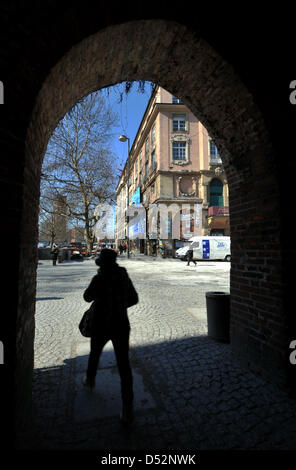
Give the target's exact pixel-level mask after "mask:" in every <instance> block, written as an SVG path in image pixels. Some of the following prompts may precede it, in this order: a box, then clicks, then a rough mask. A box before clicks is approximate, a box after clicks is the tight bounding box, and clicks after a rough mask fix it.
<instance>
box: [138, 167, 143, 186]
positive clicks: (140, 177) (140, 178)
mask: <svg viewBox="0 0 296 470" xmlns="http://www.w3.org/2000/svg"><path fill="white" fill-rule="evenodd" d="M142 183H143V181H142V170H141V171H140V175H139V185H140V186H141V184H142Z"/></svg>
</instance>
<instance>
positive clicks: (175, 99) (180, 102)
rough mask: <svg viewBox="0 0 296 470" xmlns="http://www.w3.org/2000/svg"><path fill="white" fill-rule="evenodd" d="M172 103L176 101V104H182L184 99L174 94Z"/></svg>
mask: <svg viewBox="0 0 296 470" xmlns="http://www.w3.org/2000/svg"><path fill="white" fill-rule="evenodd" d="M172 103H174V104H182V101H181V100H180V98H177V97H176V96H173V98H172Z"/></svg>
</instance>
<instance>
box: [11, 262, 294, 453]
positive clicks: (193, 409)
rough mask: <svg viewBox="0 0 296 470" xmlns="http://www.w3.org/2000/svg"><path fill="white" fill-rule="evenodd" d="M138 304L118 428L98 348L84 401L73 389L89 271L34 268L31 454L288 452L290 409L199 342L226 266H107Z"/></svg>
mask: <svg viewBox="0 0 296 470" xmlns="http://www.w3.org/2000/svg"><path fill="white" fill-rule="evenodd" d="M119 264H121V265H122V266H125V267H126V268H127V269H128V272H129V275H130V277H131V278H132V280H133V282H134V284H135V287H136V289H137V291H138V293H139V298H140V302H139V303H138V304H137V305H135V306H134V307H132V308H130V309H129V318H130V322H131V328H132V329H131V352H130V357H131V364H132V368H133V374H134V385H135V421H134V423H133V426H132V427H131V428H130V429H129V430H126V429H124V428H122V426H121V425H120V423H119V420H118V413H119V411H120V384H119V378H118V374H117V369H116V364H115V359H114V353H113V349H112V345H111V343H110V344H109V343H108V344H107V345H106V347H105V349H104V352H103V355H102V361H101V363H100V368H99V370H98V375H97V383H96V388H95V390H94V391H93V392H90V391H87V390H84V387H83V386H82V384H81V380H82V377H83V375H84V373H85V368H86V364H87V359H88V353H89V340H88V339H86V338H83V337H82V336H81V335H80V332H79V330H78V323H79V320H80V318H81V316H82V313H83V312H84V310H85V309H86V307H87V306H88V304H87V303H86V302H84V300H83V298H82V293H83V291H84V289H85V288H86V287H87V285H88V283H89V281H90V279H91V277H92V276H93V275H94V274H95V273H96V266H95V264H94V261H93V260H85V261H83V262H79V261H73V262H65V263H62V264H58V265H57V266H56V267H53V266H52V265H51V262H50V261H41V262H40V263H39V266H38V285H37V298H36V335H35V369H34V379H33V418H34V427H33V428H32V433H31V435H30V434H28V435H27V438H24V439H23V441H22V442H21V443H20V448H27V449H32V450H42V449H43V450H45V449H57V450H58V449H65V450H71V449H75V450H85V449H87V450H90V449H93V450H104V449H113V450H115V449H117V450H121V449H122V450H124V449H126V450H127V449H129V450H145V449H150V450H157V449H179V450H183V449H184V450H186V449H187V450H190V449H195V450H203V449H204V450H213V449H264V450H266V449H296V421H295V416H296V401H295V400H292V399H289V397H288V395H287V393H285V392H284V391H281V390H279V389H278V388H277V387H276V386H274V385H272V384H269V383H267V382H266V381H265V380H263V379H262V378H261V377H259V376H256V375H254V374H253V373H251V372H250V371H248V370H245V369H244V368H243V367H242V366H241V365H240V364H239V362H238V361H237V359H236V358H235V357H234V356H233V355H232V353H231V350H230V345H228V344H223V343H218V342H216V341H213V340H212V339H210V338H208V336H207V321H206V301H205V293H206V292H207V291H213V290H214V291H217V290H219V291H226V292H227V291H229V270H230V264H229V263H226V262H199V263H198V265H197V267H194V266H190V267H187V266H186V263H184V262H182V261H180V260H173V259H153V258H150V257H141V258H140V257H139V258H137V259H136V258H131V259H130V260H128V259H125V258H122V259H119Z"/></svg>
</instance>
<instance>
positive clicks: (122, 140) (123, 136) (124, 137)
mask: <svg viewBox="0 0 296 470" xmlns="http://www.w3.org/2000/svg"><path fill="white" fill-rule="evenodd" d="M119 140H120V142H126V141H127V143H128V154H127V184H126V217H127V219H126V220H127V230H126V233H127V257H128V258H129V257H130V243H129V217H128V215H127V214H128V206H129V176H130V161H129V154H130V139H129V137H127V136H126V135H120V136H119Z"/></svg>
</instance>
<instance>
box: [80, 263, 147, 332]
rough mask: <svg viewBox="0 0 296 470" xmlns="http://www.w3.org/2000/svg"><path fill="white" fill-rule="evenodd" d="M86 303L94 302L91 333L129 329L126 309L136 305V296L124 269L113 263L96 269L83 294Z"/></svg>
mask: <svg viewBox="0 0 296 470" xmlns="http://www.w3.org/2000/svg"><path fill="white" fill-rule="evenodd" d="M83 298H84V300H85V301H86V302H92V301H93V300H94V301H95V302H94V308H95V317H94V325H93V331H94V332H95V331H99V330H101V329H102V328H104V330H108V331H110V332H113V331H120V329H122V328H129V327H130V325H129V320H128V315H127V308H128V307H131V306H132V305H135V304H136V303H138V300H139V299H138V294H137V292H136V290H135V288H134V285H133V283H132V281H131V279H130V278H129V276H128V273H127V271H126V269H125V268H123V267H121V266H118V264H117V263H114V264H113V266H111V267H109V266H108V267H104V268H102V267H101V268H100V269H98V274H96V276H94V277H93V278H92V280H91V282H90V284H89V286H88V288H87V289H86V290H85V292H84V294H83Z"/></svg>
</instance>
